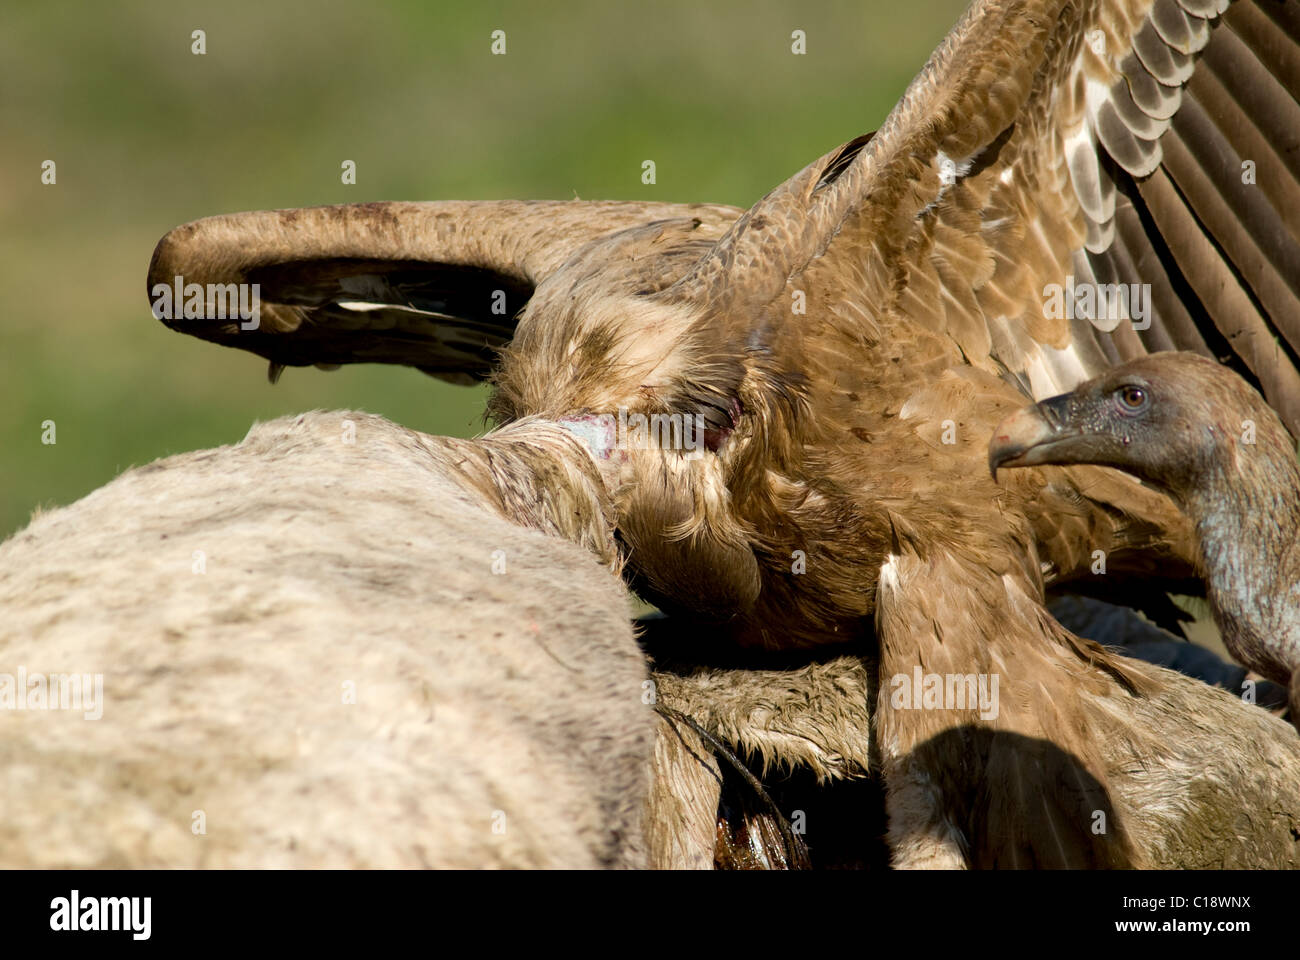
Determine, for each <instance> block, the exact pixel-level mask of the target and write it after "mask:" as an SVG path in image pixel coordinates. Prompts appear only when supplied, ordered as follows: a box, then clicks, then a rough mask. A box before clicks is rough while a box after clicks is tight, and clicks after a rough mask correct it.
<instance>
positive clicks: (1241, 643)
mask: <svg viewBox="0 0 1300 960" xmlns="http://www.w3.org/2000/svg"><path fill="white" fill-rule="evenodd" d="M1174 492H1175V494H1176V495H1178V498H1179V499H1180V500H1181V501H1182V504H1183V507H1184V509H1185V510H1186V512H1187V513H1188V515H1189V516H1191V517H1192V518H1193V519H1194V520H1195V521H1196V530H1197V535H1198V538H1199V541H1200V553H1201V562H1202V564H1203V565H1204V570H1205V580H1206V587H1207V592H1208V595H1209V600H1210V604H1211V606H1212V607H1213V609H1214V614H1215V620H1216V621H1217V622H1218V625H1219V628H1220V630H1221V631H1222V633H1223V638H1224V643H1225V644H1226V645H1227V646H1228V648H1229V650H1230V651H1231V652H1232V654H1233V656H1235V657H1236V658H1237V659H1238V660H1240V661H1242V662H1244V663H1247V664H1250V665H1253V666H1255V667H1256V668H1257V669H1259V670H1260V672H1261V673H1263V674H1265V676H1267V677H1268V678H1269V679H1270V680H1275V681H1278V682H1280V683H1284V684H1285V683H1286V682H1287V681H1288V679H1289V677H1290V675H1291V673H1292V671H1295V670H1300V467H1297V464H1296V455H1295V450H1294V447H1293V446H1292V444H1291V440H1290V436H1289V434H1287V433H1286V431H1285V429H1284V428H1283V427H1282V425H1281V424H1280V423H1270V422H1266V421H1265V420H1264V418H1260V421H1259V436H1258V437H1257V443H1256V444H1255V445H1253V446H1245V445H1242V446H1240V447H1237V446H1234V447H1232V448H1230V449H1228V450H1226V451H1223V452H1222V453H1221V455H1220V456H1218V457H1216V458H1214V460H1213V461H1212V462H1211V463H1210V464H1209V466H1208V467H1207V469H1206V470H1205V471H1204V473H1203V475H1202V476H1201V477H1198V478H1196V480H1195V482H1193V483H1191V484H1189V485H1188V486H1187V487H1186V488H1184V489H1182V490H1175V491H1174Z"/></svg>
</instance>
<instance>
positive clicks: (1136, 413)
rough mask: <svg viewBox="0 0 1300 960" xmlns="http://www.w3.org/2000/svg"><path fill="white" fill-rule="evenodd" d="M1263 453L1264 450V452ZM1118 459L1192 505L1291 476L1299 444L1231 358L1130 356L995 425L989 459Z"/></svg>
mask: <svg viewBox="0 0 1300 960" xmlns="http://www.w3.org/2000/svg"><path fill="white" fill-rule="evenodd" d="M1260 454H1263V455H1262V456H1261V455H1260ZM1082 463H1094V464H1101V465H1105V466H1110V467H1117V468H1119V469H1121V470H1124V471H1126V472H1128V473H1131V474H1133V475H1134V476H1136V477H1138V478H1140V479H1142V480H1145V481H1147V482H1148V483H1150V484H1153V485H1154V486H1157V487H1159V488H1160V489H1162V490H1164V491H1166V492H1168V493H1169V494H1170V495H1172V496H1173V497H1174V499H1175V500H1176V501H1178V502H1179V503H1181V504H1183V505H1184V506H1185V507H1186V506H1189V505H1196V504H1202V503H1203V501H1204V500H1205V498H1206V497H1207V496H1209V495H1215V496H1219V497H1221V498H1222V497H1227V496H1229V495H1230V494H1231V493H1232V491H1233V488H1236V489H1237V491H1238V492H1240V485H1241V484H1242V483H1243V482H1248V483H1251V484H1254V485H1258V484H1265V485H1268V484H1270V482H1272V483H1274V484H1286V483H1288V482H1289V481H1290V479H1291V472H1290V470H1289V469H1288V465H1291V466H1292V467H1293V466H1294V463H1295V444H1294V441H1293V440H1292V439H1291V437H1290V435H1289V434H1288V433H1287V432H1286V429H1285V428H1284V427H1283V426H1282V423H1281V421H1280V420H1279V419H1278V416H1277V414H1276V413H1274V412H1273V410H1272V409H1271V408H1270V407H1269V406H1268V404H1267V403H1265V402H1264V398H1263V397H1261V396H1260V395H1259V394H1258V393H1257V392H1256V391H1255V390H1254V389H1252V388H1251V386H1250V385H1249V384H1247V383H1246V382H1245V381H1244V380H1242V379H1241V377H1239V376H1238V375H1237V374H1236V373H1234V372H1233V371H1232V370H1231V369H1229V368H1228V367H1225V366H1223V365H1221V364H1219V363H1216V362H1215V361H1213V360H1210V359H1208V358H1206V357H1202V356H1199V355H1197V354H1192V353H1175V352H1168V353H1156V354H1152V355H1150V356H1146V357H1142V358H1139V359H1137V360H1132V361H1130V362H1128V363H1125V364H1122V365H1120V366H1118V367H1115V368H1114V369H1112V370H1110V371H1108V372H1107V373H1105V374H1103V375H1102V376H1099V377H1095V378H1093V379H1092V380H1088V381H1087V382H1085V383H1082V384H1080V385H1079V386H1078V387H1076V388H1075V389H1074V390H1072V391H1070V392H1069V393H1063V394H1060V395H1059V396H1055V397H1050V398H1049V399H1046V400H1043V401H1041V402H1039V403H1036V404H1033V405H1032V406H1028V407H1025V408H1024V409H1022V410H1020V411H1019V412H1017V413H1015V414H1013V415H1012V416H1010V417H1008V418H1007V419H1006V420H1004V421H1002V423H1001V424H1000V425H999V426H998V427H997V429H996V430H995V431H994V434H993V440H992V442H991V443H990V444H989V469H990V471H992V472H994V473H996V471H997V469H998V467H1027V466H1039V465H1045V464H1082Z"/></svg>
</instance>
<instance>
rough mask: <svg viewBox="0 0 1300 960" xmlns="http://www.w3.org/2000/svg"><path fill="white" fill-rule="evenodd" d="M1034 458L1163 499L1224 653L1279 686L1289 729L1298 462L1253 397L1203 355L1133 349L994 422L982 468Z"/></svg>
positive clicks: (1295, 706)
mask: <svg viewBox="0 0 1300 960" xmlns="http://www.w3.org/2000/svg"><path fill="white" fill-rule="evenodd" d="M1043 463H1101V464H1105V465H1107V466H1111V467H1119V468H1120V469H1121V470H1125V471H1127V472H1129V473H1131V474H1133V475H1135V476H1137V477H1140V478H1141V479H1143V480H1145V481H1147V482H1148V483H1151V484H1153V485H1154V486H1156V487H1158V488H1159V489H1161V490H1163V491H1165V492H1166V493H1168V494H1170V495H1171V496H1172V497H1173V499H1174V501H1175V502H1176V503H1177V504H1178V505H1179V506H1180V507H1182V509H1183V510H1185V511H1186V512H1187V513H1188V514H1189V515H1190V516H1191V518H1192V520H1193V521H1195V524H1196V536H1197V542H1198V544H1199V556H1200V561H1201V568H1202V570H1203V571H1204V573H1205V581H1206V588H1207V594H1208V596H1209V600H1210V605H1211V608H1212V609H1213V611H1214V619H1215V621H1216V622H1217V623H1218V625H1219V629H1220V630H1221V631H1222V632H1223V641H1224V643H1225V644H1226V646H1227V647H1228V652H1229V653H1231V654H1232V655H1233V656H1234V657H1235V658H1236V659H1237V660H1238V661H1240V662H1241V663H1244V664H1245V665H1246V666H1248V667H1250V668H1251V669H1252V670H1255V671H1256V672H1258V673H1260V674H1262V675H1263V676H1265V677H1267V678H1269V679H1270V680H1274V681H1276V682H1278V683H1281V684H1288V685H1289V686H1290V698H1291V703H1290V706H1291V720H1292V722H1293V723H1295V724H1296V726H1297V728H1300V465H1297V462H1296V447H1295V440H1294V439H1293V438H1292V437H1291V435H1290V434H1289V433H1287V431H1286V429H1285V428H1284V427H1283V426H1282V423H1281V421H1280V420H1278V418H1277V414H1276V413H1274V412H1273V410H1272V409H1271V408H1270V407H1269V406H1268V404H1266V403H1265V402H1264V399H1263V398H1262V397H1261V396H1260V395H1259V394H1258V393H1257V392H1255V391H1254V390H1253V389H1251V387H1250V386H1249V385H1248V384H1247V383H1246V382H1245V381H1243V380H1242V379H1241V378H1240V377H1239V376H1237V375H1236V374H1235V373H1233V372H1232V371H1231V370H1229V369H1227V368H1226V367H1224V366H1221V365H1220V364H1218V363H1215V362H1214V361H1212V360H1207V359H1206V358H1204V357H1200V356H1197V355H1195V354H1191V353H1157V354H1154V355H1152V356H1149V357H1142V358H1141V359H1138V360H1132V361H1130V362H1128V363H1125V364H1122V365H1121V366H1118V367H1115V368H1114V369H1112V370H1110V371H1108V372H1107V373H1105V374H1103V375H1102V376H1100V377H1097V378H1095V379H1092V380H1089V381H1087V382H1086V383H1083V384H1081V385H1079V386H1078V387H1076V388H1075V389H1074V390H1073V391H1071V392H1070V393H1066V394H1062V395H1061V396H1059V397H1052V398H1050V399H1048V400H1044V401H1042V402H1041V403H1038V404H1036V405H1034V406H1031V407H1028V408H1026V409H1024V410H1022V411H1020V412H1018V413H1015V414H1013V415H1012V416H1010V417H1008V418H1007V419H1006V420H1004V421H1003V422H1002V423H1001V424H1000V425H999V426H998V427H997V429H996V430H995V431H994V433H993V440H992V441H991V443H990V444H989V467H990V469H991V470H997V468H998V467H1000V466H1003V467H1019V466H1029V465H1033V464H1043Z"/></svg>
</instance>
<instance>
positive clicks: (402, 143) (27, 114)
mask: <svg viewBox="0 0 1300 960" xmlns="http://www.w3.org/2000/svg"><path fill="white" fill-rule="evenodd" d="M964 6H965V0H911V2H909V3H905V4H899V3H895V2H886V0H865V2H864V0H859V2H854V3H838V2H836V3H830V2H827V3H817V2H800V3H796V2H782V3H774V2H773V3H755V2H733V0H727V2H707V3H701V2H697V0H696V2H693V0H681V2H642V3H636V4H630V3H629V4H619V3H610V2H608V0H606V2H585V3H538V2H525V0H519V2H495V3H494V2H477V3H470V2H465V3H420V2H414V0H412V2H400V3H386V4H372V3H366V4H362V3H278V2H272V0H257V2H248V0H238V2H229V3H222V4H215V3H210V4H200V3H187V2H161V0H159V2H135V3H131V2H126V3H117V4H96V3H89V2H85V3H57V2H47V3H39V4H37V3H32V4H20V3H9V4H6V6H5V8H4V10H3V12H0V134H2V141H0V142H2V144H3V145H2V146H0V182H3V184H4V188H3V190H0V225H2V226H0V304H2V306H3V313H2V314H0V338H2V339H0V450H2V451H3V454H2V456H0V536H4V535H7V534H9V533H11V532H12V531H13V530H15V529H17V528H19V527H21V526H23V525H24V524H25V523H26V521H27V518H28V517H29V515H30V513H31V511H32V509H33V508H34V507H36V506H38V505H39V506H43V507H48V506H51V505H55V504H63V503H68V502H70V501H72V500H74V499H76V498H77V497H80V496H82V495H84V494H86V493H87V492H89V491H90V490H92V489H94V488H95V487H98V486H100V485H102V484H103V483H105V482H106V481H108V480H110V479H112V477H114V476H115V475H116V474H118V473H119V472H121V471H122V470H124V469H125V468H127V467H128V466H130V465H132V464H139V463H144V462H147V461H149V460H153V459H155V458H157V457H160V456H164V455H166V454H171V453H177V452H180V451H183V450H190V449H196V448H200V447H210V446H216V445H218V444H223V443H232V442H235V441H238V440H239V439H240V438H242V437H243V436H244V434H245V433H246V432H247V430H248V427H249V425H250V424H251V423H253V421H255V420H258V419H268V418H271V417H275V416H279V415H280V414H284V413H290V412H295V411H300V410H307V409H311V408H314V407H350V408H359V409H364V410H368V411H371V412H374V413H380V414H383V415H385V416H387V417H390V418H391V419H393V420H396V421H399V422H401V423H404V424H407V425H409V426H412V427H415V428H417V429H420V430H425V431H428V432H432V433H451V434H460V435H470V434H473V433H476V432H478V431H480V430H481V429H482V426H483V424H482V408H483V401H484V395H483V392H482V390H481V389H479V390H475V389H465V388H457V387H452V386H448V385H445V384H442V383H440V382H438V381H435V380H432V379H430V378H428V377H425V376H423V375H421V374H419V373H416V372H414V371H411V370H407V369H404V368H397V367H365V366H358V367H347V368H344V369H342V370H339V371H337V372H334V373H323V372H320V371H317V370H314V369H311V368H306V369H298V368H290V369H288V370H286V371H285V373H284V376H283V378H282V379H281V381H280V383H279V384H278V385H277V386H275V387H271V386H270V385H269V384H268V383H267V381H266V364H265V362H264V361H262V360H260V359H258V358H256V357H254V356H252V355H250V354H244V353H242V352H237V351H234V350H226V349H223V348H220V347H217V346H214V345H212V344H207V343H204V342H202V341H199V340H195V339H191V338H188V337H183V336H181V335H179V334H176V333H172V332H170V331H168V330H167V329H166V328H164V327H163V326H162V325H161V324H160V323H158V322H157V321H155V320H154V319H153V317H152V316H151V315H150V311H149V305H148V300H147V297H146V295H145V289H144V287H145V284H144V279H145V270H146V267H147V266H148V262H149V255H150V253H151V251H152V250H153V245H154V243H155V242H156V241H157V239H158V238H159V237H160V236H161V235H162V234H163V233H164V232H166V231H167V230H168V229H169V228H170V227H172V226H175V225H176V224H179V223H183V222H185V221H187V220H192V219H195V218H197V217H202V216H206V215H209V214H214V213H225V212H232V211H236V210H251V209H259V208H270V207H296V206H305V205H311V204H321V203H342V202H351V201H363V200H438V199H501V198H555V199H568V198H571V197H574V196H580V197H582V198H584V199H629V200H640V199H655V200H668V201H700V200H708V201H719V202H726V203H734V204H737V205H740V206H748V205H749V204H751V203H753V202H754V201H755V200H756V199H758V197H759V196H761V195H762V194H763V193H765V192H766V191H767V190H769V189H770V188H771V187H773V186H774V185H775V184H777V183H779V182H780V181H782V180H783V179H785V178H786V177H787V176H789V175H790V174H791V173H793V172H795V171H796V170H798V169H799V168H800V167H802V166H803V165H804V164H806V163H808V162H809V161H810V160H812V159H813V158H815V157H816V156H818V155H820V154H822V153H824V152H825V151H827V150H829V149H831V148H832V147H834V146H836V145H837V144H839V143H841V142H843V141H845V140H848V139H849V138H851V137H853V136H855V135H857V134H859V133H863V132H865V131H868V130H872V129H874V128H875V127H877V126H878V125H879V124H880V122H881V120H882V119H883V118H884V116H885V114H886V113H887V112H888V110H889V109H890V107H891V106H892V105H893V103H894V102H895V100H896V99H897V97H898V95H899V94H900V93H901V92H902V90H903V88H904V87H905V86H906V84H907V82H908V81H909V80H910V79H911V77H912V76H913V75H914V74H915V73H916V72H917V71H918V70H919V69H920V68H921V66H922V64H923V63H924V62H925V59H926V57H928V56H929V54H930V52H931V50H933V48H934V47H935V45H936V44H937V43H938V42H939V40H940V39H941V38H942V37H943V35H944V34H945V33H946V32H947V31H948V29H949V28H950V27H951V26H952V24H953V22H954V21H955V20H956V18H957V16H958V15H959V14H960V12H961V9H962V8H963V7H964ZM196 29H202V30H204V31H206V42H207V53H206V54H205V55H203V56H196V55H194V54H192V53H191V52H190V47H191V43H192V41H191V33H192V31H194V30H196ZM496 29H501V30H504V31H505V32H506V38H507V51H508V52H507V54H506V55H505V56H492V55H490V52H489V47H490V35H491V32H492V31H493V30H496ZM795 29H800V30H803V31H805V33H806V35H807V54H806V55H804V56H794V55H792V54H791V52H790V44H791V39H790V37H791V32H792V31H793V30H795ZM646 159H652V160H654V161H655V163H656V164H657V167H658V183H657V184H655V185H654V186H645V185H643V184H642V183H641V180H640V176H641V163H642V161H643V160H646ZM45 160H54V161H55V162H56V164H57V174H58V182H57V184H55V185H53V186H46V185H42V184H41V182H40V174H41V164H42V162H43V161H45ZM344 160H355V161H356V163H357V183H356V185H355V186H345V185H343V184H342V183H341V182H340V164H341V163H342V162H343V161H344ZM44 420H53V421H55V423H56V425H57V439H58V442H57V443H56V444H55V445H53V446H47V445H43V444H42V443H41V423H42V421H44Z"/></svg>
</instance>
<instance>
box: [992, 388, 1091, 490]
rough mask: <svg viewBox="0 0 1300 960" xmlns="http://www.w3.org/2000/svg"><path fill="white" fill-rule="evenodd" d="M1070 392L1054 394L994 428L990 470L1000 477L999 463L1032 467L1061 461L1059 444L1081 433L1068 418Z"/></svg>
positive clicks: (1004, 465)
mask: <svg viewBox="0 0 1300 960" xmlns="http://www.w3.org/2000/svg"><path fill="white" fill-rule="evenodd" d="M1070 399H1071V396H1070V394H1062V395H1061V396H1059V397H1051V398H1050V399H1047V400H1044V401H1042V402H1041V403H1035V404H1033V405H1032V406H1028V407H1025V408H1023V409H1022V410H1018V411H1017V412H1015V413H1013V414H1012V415H1011V416H1009V417H1007V418H1006V419H1005V420H1003V421H1002V422H1001V423H999V424H998V426H997V429H996V430H994V431H993V439H992V440H990V441H989V474H990V475H992V477H993V479H994V480H996V479H997V478H998V467H1032V466H1035V465H1037V464H1043V463H1060V462H1062V461H1061V460H1059V459H1057V458H1058V457H1059V454H1060V447H1061V446H1063V445H1064V444H1066V443H1068V442H1069V441H1071V440H1075V439H1077V438H1078V437H1079V431H1078V430H1077V429H1075V428H1073V427H1072V426H1070V425H1069V421H1068V420H1067V419H1066V418H1065V416H1064V414H1065V412H1066V409H1065V408H1066V404H1067V403H1068V401H1069V400H1070Z"/></svg>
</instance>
